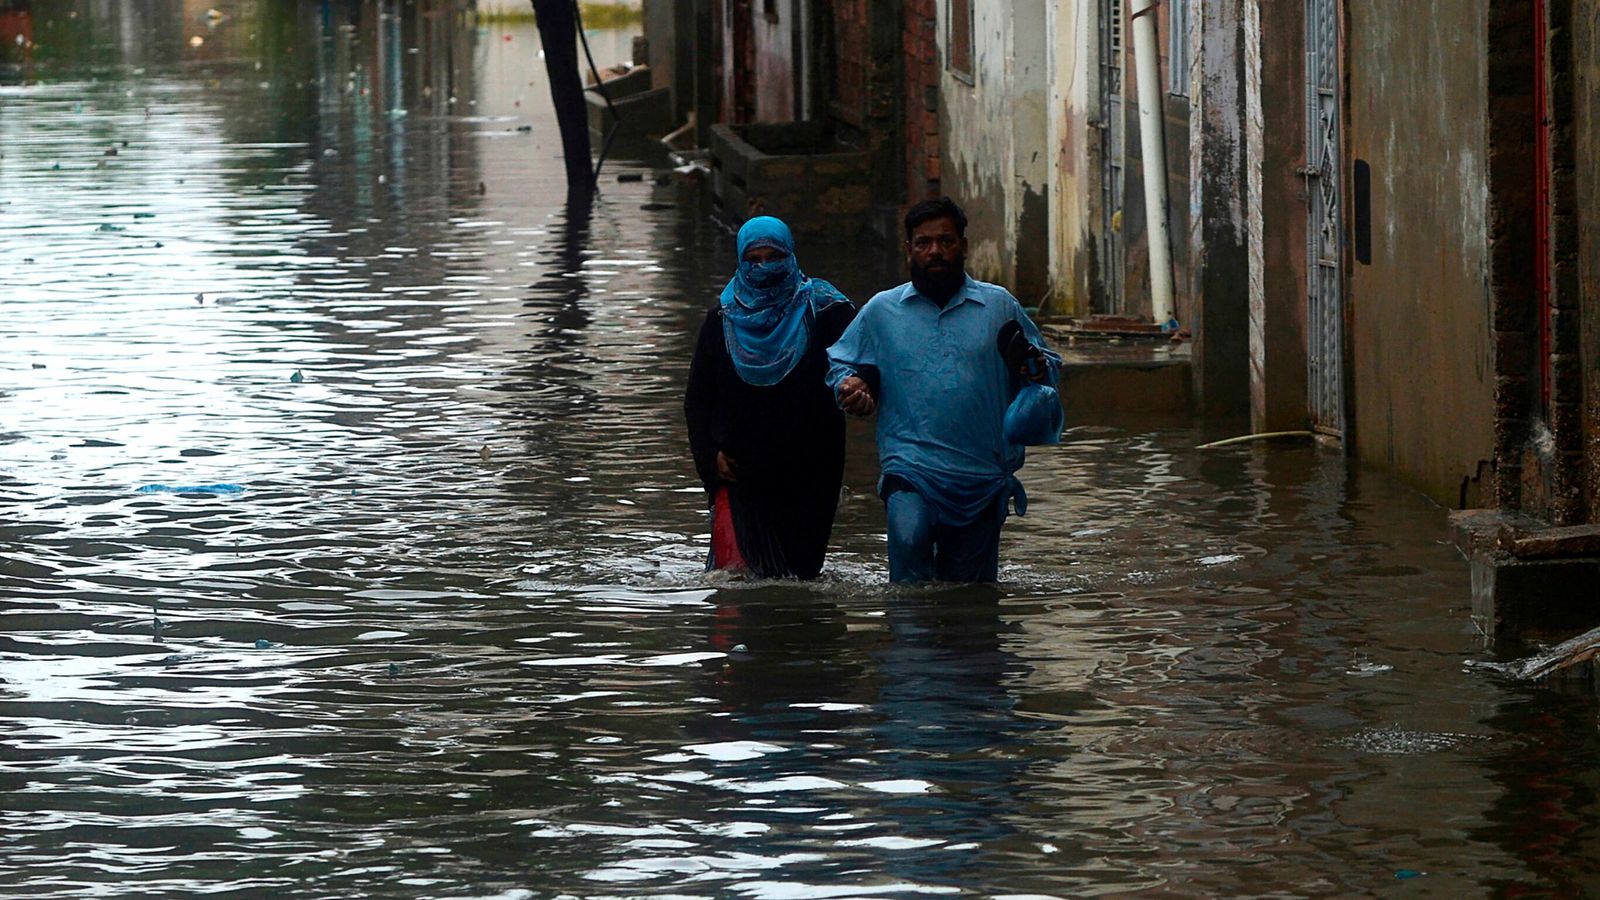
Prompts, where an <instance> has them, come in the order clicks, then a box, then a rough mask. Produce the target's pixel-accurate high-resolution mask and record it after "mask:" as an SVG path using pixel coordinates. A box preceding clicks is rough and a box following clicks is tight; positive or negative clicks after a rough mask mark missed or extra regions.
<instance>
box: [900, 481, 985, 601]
mask: <svg viewBox="0 0 1600 900" xmlns="http://www.w3.org/2000/svg"><path fill="white" fill-rule="evenodd" d="M884 505H885V510H886V517H887V519H888V524H889V580H890V581H893V582H896V583H909V582H917V581H935V580H937V581H962V582H993V581H999V580H1000V525H1001V523H1002V522H1003V521H1004V516H1003V515H1002V514H1001V509H1000V504H998V503H996V504H994V505H992V506H991V507H990V508H989V509H988V510H986V511H985V512H984V514H983V515H981V516H979V517H978V518H977V519H976V520H974V521H972V522H970V523H968V524H966V525H962V526H960V527H952V526H949V525H943V524H940V522H939V520H938V517H937V516H936V515H935V514H934V512H933V508H932V507H931V506H929V505H928V501H926V500H924V499H922V495H921V494H918V493H917V492H916V491H911V490H897V491H895V492H894V493H892V494H890V495H889V499H888V500H887V501H885V503H884Z"/></svg>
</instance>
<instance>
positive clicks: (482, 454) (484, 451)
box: [478, 444, 494, 462]
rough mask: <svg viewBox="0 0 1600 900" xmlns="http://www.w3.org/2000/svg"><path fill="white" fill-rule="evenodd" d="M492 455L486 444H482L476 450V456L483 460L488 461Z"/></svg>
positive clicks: (492, 452)
mask: <svg viewBox="0 0 1600 900" xmlns="http://www.w3.org/2000/svg"><path fill="white" fill-rule="evenodd" d="M492 456H494V451H493V450H490V449H489V445H488V444H484V445H483V447H482V448H481V449H480V450H478V458H479V459H481V460H483V461H484V462H488V461H489V458H490V457H492Z"/></svg>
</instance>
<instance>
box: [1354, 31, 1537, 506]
mask: <svg viewBox="0 0 1600 900" xmlns="http://www.w3.org/2000/svg"><path fill="white" fill-rule="evenodd" d="M1347 14H1348V21H1349V33H1348V40H1349V49H1348V53H1347V54H1346V59H1347V61H1348V66H1349V69H1348V83H1349V91H1350V95H1349V121H1350V130H1349V134H1348V141H1347V145H1346V148H1345V154H1346V157H1347V159H1345V160H1344V167H1343V168H1344V171H1346V172H1348V171H1349V170H1350V165H1351V162H1352V161H1353V160H1354V159H1357V158H1359V159H1364V160H1366V161H1367V162H1368V163H1369V164H1370V165H1371V167H1372V191H1371V202H1372V207H1371V208H1372V264H1371V265H1370V266H1367V265H1359V264H1356V265H1352V266H1351V267H1350V270H1349V271H1350V277H1349V287H1348V290H1347V302H1348V304H1349V314H1348V316H1347V322H1348V324H1349V330H1348V331H1347V333H1346V334H1347V338H1346V339H1347V341H1348V342H1349V346H1350V351H1351V360H1352V371H1351V372H1350V373H1349V375H1350V379H1349V381H1348V382H1347V384H1348V388H1347V389H1348V390H1350V391H1352V392H1353V393H1352V407H1353V412H1354V428H1353V438H1354V449H1355V451H1356V453H1357V455H1359V456H1360V457H1361V458H1362V459H1365V460H1368V461H1370V462H1374V463H1379V464H1382V465H1385V466H1387V467H1389V468H1391V469H1393V470H1395V471H1396V472H1398V473H1399V474H1401V475H1402V476H1404V477H1406V478H1408V479H1409V480H1411V481H1412V482H1413V483H1415V484H1417V485H1418V486H1419V487H1421V488H1423V489H1424V490H1426V491H1427V492H1428V493H1429V494H1430V495H1432V496H1433V497H1434V498H1436V499H1437V500H1439V501H1440V502H1442V503H1446V504H1448V505H1451V506H1455V505H1457V504H1458V503H1459V497H1460V493H1461V491H1462V489H1463V487H1462V486H1463V484H1464V481H1463V480H1464V479H1466V478H1470V477H1472V476H1474V475H1476V473H1477V471H1478V468H1479V463H1480V461H1485V460H1489V459H1490V458H1492V453H1493V446H1494V445H1493V403H1492V401H1493V390H1494V373H1493V370H1492V367H1491V360H1490V353H1489V326H1490V310H1489V295H1488V239H1489V233H1488V170H1487V146H1486V140H1487V137H1486V136H1487V121H1488V120H1487V115H1488V105H1487V97H1488V93H1487V68H1488V67H1487V65H1486V59H1485V48H1486V47H1487V46H1488V35H1487V28H1488V16H1487V13H1486V10H1485V9H1484V8H1483V5H1482V4H1476V3H1461V2H1459V0H1363V2H1360V3H1351V4H1349V6H1348V7H1347ZM1530 139H1531V138H1530Z"/></svg>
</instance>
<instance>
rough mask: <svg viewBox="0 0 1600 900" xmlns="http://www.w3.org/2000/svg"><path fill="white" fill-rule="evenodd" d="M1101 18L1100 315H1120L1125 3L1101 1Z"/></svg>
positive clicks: (1121, 310) (1123, 305)
mask: <svg viewBox="0 0 1600 900" xmlns="http://www.w3.org/2000/svg"><path fill="white" fill-rule="evenodd" d="M1100 17H1101V18H1100V23H1101V24H1100V85H1101V91H1100V93H1101V97H1100V115H1101V117H1102V119H1103V121H1104V123H1105V127H1104V128H1102V129H1101V132H1100V137H1101V152H1102V153H1103V154H1104V160H1105V164H1104V165H1103V166H1101V174H1100V177H1101V179H1102V180H1101V184H1100V193H1101V205H1102V207H1103V209H1104V213H1103V219H1102V221H1101V229H1100V232H1101V234H1102V235H1104V248H1105V255H1104V257H1103V260H1104V263H1105V268H1104V275H1103V278H1102V281H1103V283H1104V286H1105V292H1106V293H1105V296H1106V308H1105V309H1103V310H1099V312H1109V313H1120V312H1123V311H1124V307H1125V303H1124V300H1123V296H1122V280H1123V268H1122V267H1123V258H1122V257H1123V248H1124V243H1123V240H1122V159H1123V139H1124V135H1125V134H1126V133H1127V130H1126V128H1125V127H1124V125H1123V115H1124V112H1123V102H1122V0H1100Z"/></svg>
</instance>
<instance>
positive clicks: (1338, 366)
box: [1302, 0, 1345, 437]
mask: <svg viewBox="0 0 1600 900" xmlns="http://www.w3.org/2000/svg"><path fill="white" fill-rule="evenodd" d="M1339 59H1340V57H1339V0H1306V128H1307V132H1306V167H1305V169H1303V170H1302V171H1303V172H1304V174H1305V176H1306V203H1307V210H1306V254H1307V259H1306V294H1307V299H1308V303H1309V306H1308V308H1307V316H1306V340H1307V344H1308V346H1307V348H1306V350H1307V354H1306V355H1307V361H1308V365H1309V367H1310V370H1309V372H1308V383H1309V387H1310V397H1309V400H1310V406H1311V426H1312V428H1314V429H1315V430H1316V431H1318V432H1321V433H1323V434H1328V435H1333V436H1336V437H1343V436H1344V433H1345V421H1344V252H1343V235H1344V218H1343V215H1342V211H1341V209H1340V206H1341V203H1340V197H1341V192H1342V191H1343V184H1342V182H1341V177H1340V176H1341V173H1342V172H1343V171H1344V169H1343V155H1342V153H1341V152H1340V143H1341V141H1340V125H1341V122H1342V119H1341V113H1340V103H1339V100H1340V97H1339Z"/></svg>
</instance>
